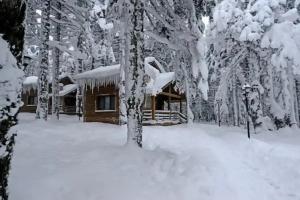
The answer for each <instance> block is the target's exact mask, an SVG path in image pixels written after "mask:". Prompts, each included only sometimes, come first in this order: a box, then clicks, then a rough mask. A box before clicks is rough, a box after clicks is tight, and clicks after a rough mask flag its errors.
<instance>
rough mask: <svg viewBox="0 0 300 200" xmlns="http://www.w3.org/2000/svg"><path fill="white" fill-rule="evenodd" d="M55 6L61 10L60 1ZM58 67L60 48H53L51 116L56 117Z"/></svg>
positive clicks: (58, 15)
mask: <svg viewBox="0 0 300 200" xmlns="http://www.w3.org/2000/svg"><path fill="white" fill-rule="evenodd" d="M56 7H57V9H58V10H61V3H60V2H57V3H56ZM56 19H57V20H58V21H60V20H61V14H60V13H59V12H57V13H56ZM60 27H61V26H60V24H59V23H57V24H56V29H55V40H56V41H57V42H60V38H61V29H60ZM59 67H60V50H59V49H58V48H55V50H54V63H53V67H52V116H53V118H54V116H55V117H56V119H59V105H60V102H59V101H60V98H59V90H60V86H59Z"/></svg>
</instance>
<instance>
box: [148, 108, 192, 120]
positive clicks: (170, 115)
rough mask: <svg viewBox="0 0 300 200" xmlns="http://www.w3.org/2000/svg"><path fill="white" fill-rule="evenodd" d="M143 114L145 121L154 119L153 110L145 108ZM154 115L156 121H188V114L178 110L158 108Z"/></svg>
mask: <svg viewBox="0 0 300 200" xmlns="http://www.w3.org/2000/svg"><path fill="white" fill-rule="evenodd" d="M143 114H144V115H143V120H144V121H150V120H153V119H152V111H151V110H144V112H143ZM154 116H155V120H156V121H179V122H182V123H184V122H186V121H187V117H186V115H184V114H183V113H180V112H178V111H169V110H156V111H155V115H154Z"/></svg>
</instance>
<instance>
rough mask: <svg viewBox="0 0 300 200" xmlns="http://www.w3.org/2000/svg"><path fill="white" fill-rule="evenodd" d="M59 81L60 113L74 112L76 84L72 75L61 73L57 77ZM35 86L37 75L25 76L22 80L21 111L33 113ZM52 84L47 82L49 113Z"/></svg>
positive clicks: (35, 104)
mask: <svg viewBox="0 0 300 200" xmlns="http://www.w3.org/2000/svg"><path fill="white" fill-rule="evenodd" d="M59 82H60V91H59V96H60V113H62V114H76V92H77V84H76V83H74V80H73V79H72V77H70V76H68V75H62V76H60V77H59ZM37 86H38V77H36V76H30V77H26V78H25V80H24V82H23V92H22V101H23V106H22V107H21V109H20V111H21V112H30V113H35V112H36V108H37V104H38V98H37ZM51 92H52V85H51V83H50V84H49V106H48V108H49V113H51V107H52V94H51Z"/></svg>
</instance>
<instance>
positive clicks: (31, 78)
mask: <svg viewBox="0 0 300 200" xmlns="http://www.w3.org/2000/svg"><path fill="white" fill-rule="evenodd" d="M37 83H38V77H37V76H28V77H26V78H25V79H24V81H23V85H25V86H26V85H37Z"/></svg>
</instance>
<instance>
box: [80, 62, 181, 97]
mask: <svg viewBox="0 0 300 200" xmlns="http://www.w3.org/2000/svg"><path fill="white" fill-rule="evenodd" d="M153 62H155V64H156V65H155V66H153V65H152V63H153ZM145 73H146V74H147V75H148V76H149V77H150V81H149V83H148V84H147V88H146V91H147V93H151V94H153V95H156V94H157V93H159V92H161V90H162V89H163V87H164V86H165V85H167V84H168V83H169V82H171V81H173V80H174V77H175V76H174V73H173V72H170V73H166V72H165V70H164V69H163V67H162V66H161V64H160V63H159V62H158V61H157V60H156V59H155V58H153V57H148V58H146V59H145ZM75 79H76V80H77V82H78V83H79V84H80V85H88V86H91V87H92V88H94V87H95V86H100V85H109V84H115V85H117V84H118V83H119V79H120V64H117V65H111V66H106V67H99V68H96V69H93V70H90V71H86V72H83V73H81V74H78V75H76V76H75Z"/></svg>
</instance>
